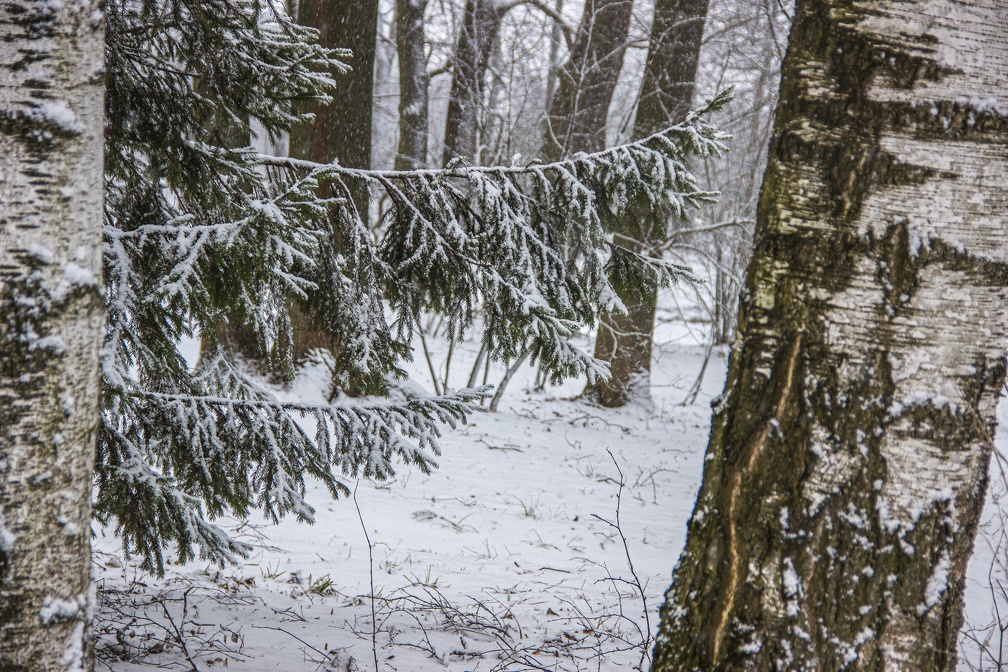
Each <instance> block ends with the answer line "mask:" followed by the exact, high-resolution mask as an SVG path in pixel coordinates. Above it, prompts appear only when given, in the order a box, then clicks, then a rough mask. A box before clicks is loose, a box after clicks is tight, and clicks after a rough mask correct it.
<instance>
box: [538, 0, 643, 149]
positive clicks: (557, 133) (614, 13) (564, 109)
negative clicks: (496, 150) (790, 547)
mask: <svg viewBox="0 0 1008 672" xmlns="http://www.w3.org/2000/svg"><path fill="white" fill-rule="evenodd" d="M632 8H633V3H632V2H631V0H588V2H586V3H585V8H584V14H583V15H582V17H581V25H580V26H579V28H578V33H577V39H576V40H575V41H574V47H573V49H571V53H570V56H569V58H568V59H567V61H566V62H565V63H564V64H563V66H561V67H560V69H559V72H558V73H557V89H556V92H555V95H554V96H553V100H552V102H551V104H550V110H549V115H548V116H547V124H546V137H545V139H544V142H543V158H544V159H546V160H547V161H552V160H556V159H559V158H560V157H562V156H570V155H571V154H574V153H576V152H594V151H598V150H600V149H603V148H604V147H605V132H606V119H607V117H608V115H609V104H610V103H611V102H612V96H613V91H614V90H615V89H616V81H617V80H618V79H619V74H620V70H621V69H622V68H623V54H624V52H625V51H626V43H627V33H628V31H629V29H630V14H631V9H632Z"/></svg>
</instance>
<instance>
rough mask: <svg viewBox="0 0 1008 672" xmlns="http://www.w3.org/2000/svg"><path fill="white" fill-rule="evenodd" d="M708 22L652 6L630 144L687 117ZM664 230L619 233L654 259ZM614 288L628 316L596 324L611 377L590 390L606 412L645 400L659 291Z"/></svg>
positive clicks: (692, 0) (679, 2)
mask: <svg viewBox="0 0 1008 672" xmlns="http://www.w3.org/2000/svg"><path fill="white" fill-rule="evenodd" d="M706 17H707V0H657V2H656V3H655V12H654V22H653V23H652V26H651V44H650V48H649V50H648V56H647V61H646V63H645V69H644V83H643V84H642V86H641V96H640V101H639V102H638V104H637V116H636V117H635V120H634V133H633V136H634V139H639V138H645V137H647V136H649V135H652V134H653V133H656V132H658V131H660V130H661V129H662V128H665V127H667V126H671V125H672V124H675V123H677V122H679V121H681V120H682V119H683V118H684V117H685V116H686V113H687V112H688V111H689V109H690V107H691V105H692V102H693V88H694V82H695V81H696V70H697V63H698V62H699V59H700V44H701V40H702V38H703V28H704V21H705V20H706ZM667 226H668V225H667V223H666V222H665V221H664V220H658V221H656V220H654V219H653V218H651V217H636V218H634V219H633V220H629V219H628V220H626V221H623V222H620V223H619V228H620V231H619V233H621V234H623V235H624V236H626V237H628V238H632V239H633V240H635V241H637V242H638V249H637V250H635V251H639V252H644V253H646V254H657V253H656V252H655V248H656V247H657V246H659V245H660V244H661V243H663V242H664V241H665V239H666V235H667V233H666V232H667ZM614 286H615V287H616V289H617V291H618V292H619V294H620V299H621V300H622V301H623V303H624V304H625V305H626V307H627V311H628V312H627V314H626V315H618V314H609V315H605V316H603V317H602V319H601V320H600V324H599V329H598V336H597V337H596V340H595V357H596V358H598V359H601V360H605V361H607V362H609V366H610V371H611V374H612V375H611V377H610V378H609V380H607V381H605V382H601V383H599V384H598V385H597V386H596V388H595V390H594V391H592V390H589V393H590V394H592V393H593V394H594V395H596V396H597V399H598V401H599V402H600V403H601V404H602V405H604V406H622V405H624V404H626V403H627V402H628V401H630V400H631V399H633V398H636V397H647V396H649V395H650V387H651V355H652V348H653V345H654V318H655V307H656V300H657V288H656V287H654V286H645V287H640V286H637V285H636V284H635V283H629V282H621V281H620V279H619V278H614Z"/></svg>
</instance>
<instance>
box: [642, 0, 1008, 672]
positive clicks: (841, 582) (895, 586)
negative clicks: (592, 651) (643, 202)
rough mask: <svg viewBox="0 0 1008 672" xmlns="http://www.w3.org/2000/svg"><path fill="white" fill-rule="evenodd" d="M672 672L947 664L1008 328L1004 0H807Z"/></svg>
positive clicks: (681, 576) (679, 613)
mask: <svg viewBox="0 0 1008 672" xmlns="http://www.w3.org/2000/svg"><path fill="white" fill-rule="evenodd" d="M756 226H757V228H756V246H755V250H754V254H753V260H752V263H751V265H750V267H749V272H748V276H747V280H746V286H745V290H744V292H743V295H742V305H741V311H740V315H739V330H738V336H737V338H736V342H735V345H734V350H733V354H732V357H731V364H730V367H729V372H728V380H727V383H726V387H725V392H724V395H723V396H722V397H721V400H720V401H719V402H718V403H717V405H716V407H715V412H714V419H713V426H712V430H711V439H710V444H709V446H708V449H707V457H706V460H705V462H704V465H705V470H704V477H703V484H702V486H701V490H700V494H699V498H698V500H697V503H696V508H695V510H694V513H693V516H692V518H691V520H690V523H689V528H688V538H687V542H686V548H685V551H684V552H683V555H682V557H681V559H680V561H679V565H678V567H677V569H676V571H675V574H674V579H673V583H672V586H671V588H670V589H669V591H668V592H667V593H666V601H665V604H664V606H663V608H662V612H661V613H662V620H661V625H660V630H659V636H658V641H657V644H656V647H655V656H654V664H653V668H652V669H654V670H660V671H670V670H676V671H679V670H705V671H710V672H716V671H718V670H778V669H789V670H798V669H800V670H839V669H859V670H915V671H918V670H920V671H924V672H928V671H932V670H934V671H938V670H942V671H951V670H954V669H955V667H956V644H957V642H956V639H957V634H958V632H959V628H960V626H961V623H962V612H963V579H964V575H965V568H966V563H967V560H968V559H969V556H970V553H971V550H972V546H973V540H974V537H975V534H976V530H977V520H978V515H979V511H980V507H981V504H982V502H983V500H984V492H985V489H986V485H987V476H986V474H987V466H988V462H989V460H990V457H991V453H992V450H993V434H994V431H995V427H996V420H995V405H996V402H997V398H998V396H999V394H1000V392H1001V390H1002V386H1003V384H1004V380H1005V351H1006V337H1005V334H1008V239H1006V237H1005V231H1006V230H1008V3H1006V2H1005V0H968V1H953V0H907V1H905V2H900V3H890V2H883V1H882V0H868V1H867V2H860V3H857V4H854V3H847V2H843V1H841V0H801V1H800V2H799V3H798V6H797V9H796V16H795V18H794V28H793V33H792V38H791V43H790V47H789V51H788V55H787V57H786V60H785V63H784V69H783V76H782V81H781V95H780V102H779V105H778V108H777V117H776V122H775V127H774V141H773V145H772V147H771V151H770V161H769V164H768V167H767V172H766V176H765V179H764V182H763V190H762V194H761V200H760V206H759V211H758V216H757V225H756Z"/></svg>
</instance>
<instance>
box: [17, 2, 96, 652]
mask: <svg viewBox="0 0 1008 672" xmlns="http://www.w3.org/2000/svg"><path fill="white" fill-rule="evenodd" d="M101 7H102V3H101V2H98V1H96V0H77V1H75V2H59V1H53V2H35V1H33V0H5V1H4V2H2V3H0V442H2V443H0V446H2V450H0V669H4V670H31V671H36V670H39V671H42V670H45V671H49V670H89V669H91V666H92V663H91V654H92V646H91V623H90V621H91V615H92V607H93V592H92V585H91V579H90V567H91V556H90V529H91V527H90V518H91V480H92V474H93V462H94V445H95V436H96V431H97V426H98V399H99V393H100V390H99V376H98V349H99V346H100V342H101V332H102V328H101V325H102V314H103V302H102V293H101V223H102V126H103V85H102V78H103V69H104V17H103V14H102V10H101Z"/></svg>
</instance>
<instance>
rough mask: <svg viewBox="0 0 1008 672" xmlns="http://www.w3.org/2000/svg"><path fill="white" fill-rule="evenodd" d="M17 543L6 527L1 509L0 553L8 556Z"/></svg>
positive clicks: (15, 536) (15, 537)
mask: <svg viewBox="0 0 1008 672" xmlns="http://www.w3.org/2000/svg"><path fill="white" fill-rule="evenodd" d="M16 542H17V535H15V534H14V533H13V532H11V531H10V528H8V527H7V519H6V518H4V514H3V509H0V553H4V554H5V555H10V553H11V551H13V550H14V544H15V543H16Z"/></svg>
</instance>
